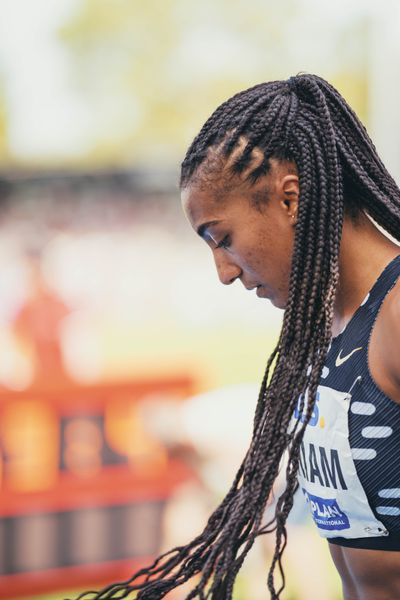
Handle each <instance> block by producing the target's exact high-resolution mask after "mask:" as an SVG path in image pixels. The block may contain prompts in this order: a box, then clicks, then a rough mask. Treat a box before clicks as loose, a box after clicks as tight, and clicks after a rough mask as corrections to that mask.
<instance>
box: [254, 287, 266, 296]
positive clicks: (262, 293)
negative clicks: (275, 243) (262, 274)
mask: <svg viewBox="0 0 400 600" xmlns="http://www.w3.org/2000/svg"><path fill="white" fill-rule="evenodd" d="M256 294H257V296H258V297H259V298H268V292H267V290H266V289H265V287H264V286H263V285H258V286H257V288H256Z"/></svg>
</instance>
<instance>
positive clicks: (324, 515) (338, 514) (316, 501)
mask: <svg viewBox="0 0 400 600" xmlns="http://www.w3.org/2000/svg"><path fill="white" fill-rule="evenodd" d="M302 489H303V493H304V495H305V497H306V500H307V502H308V503H309V505H310V508H311V514H312V517H313V519H314V521H315V523H316V525H317V527H319V528H320V529H327V530H328V531H337V530H340V529H349V527H350V523H349V519H348V517H347V515H346V514H345V513H344V512H343V511H342V510H341V509H340V508H339V505H338V503H337V502H336V500H335V499H334V498H320V497H319V496H313V495H312V494H309V493H308V492H307V490H305V489H304V488H302Z"/></svg>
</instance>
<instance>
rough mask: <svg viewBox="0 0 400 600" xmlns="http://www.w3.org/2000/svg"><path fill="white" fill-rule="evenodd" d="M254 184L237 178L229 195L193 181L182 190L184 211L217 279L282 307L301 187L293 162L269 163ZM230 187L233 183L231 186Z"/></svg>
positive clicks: (226, 192) (274, 161)
mask: <svg viewBox="0 0 400 600" xmlns="http://www.w3.org/2000/svg"><path fill="white" fill-rule="evenodd" d="M270 162H271V169H270V171H269V173H268V175H266V176H264V177H262V178H260V179H259V180H258V181H257V182H256V183H255V184H254V185H250V184H248V183H244V182H243V181H242V180H241V179H240V178H239V176H237V186H235V185H233V186H232V179H231V180H230V185H229V189H228V190H224V189H223V188H221V189H220V191H218V189H219V186H216V185H213V184H210V185H207V186H206V185H204V183H203V184H202V182H201V180H200V181H198V180H196V181H195V182H194V183H192V184H189V185H188V186H187V187H185V188H184V189H183V190H182V205H183V210H184V212H185V214H186V216H187V218H188V220H189V222H190V224H191V225H192V227H193V229H194V230H195V231H196V232H197V233H198V234H199V235H200V236H201V237H202V238H203V239H204V240H205V242H206V243H207V244H208V246H209V247H210V248H211V251H212V253H213V256H214V261H215V266H216V268H217V272H218V276H219V279H220V281H221V282H222V283H224V284H226V285H228V284H230V283H233V281H235V280H236V279H240V281H241V282H242V284H243V285H244V286H245V288H246V289H249V290H251V289H254V288H255V289H256V294H257V296H260V297H262V298H268V299H269V300H270V301H271V302H272V304H274V305H275V306H276V307H278V308H282V309H283V308H285V306H286V303H287V299H288V289H289V276H290V269H291V259H292V253H293V245H294V233H295V223H296V220H297V210H298V199H299V182H298V176H297V173H296V170H295V167H294V165H293V163H287V162H280V161H277V160H274V159H271V160H270ZM233 183H234V181H233Z"/></svg>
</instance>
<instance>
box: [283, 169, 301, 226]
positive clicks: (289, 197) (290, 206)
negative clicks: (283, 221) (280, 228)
mask: <svg viewBox="0 0 400 600" xmlns="http://www.w3.org/2000/svg"><path fill="white" fill-rule="evenodd" d="M299 195H300V186H299V178H298V176H297V175H295V174H294V173H290V174H287V175H285V176H284V177H282V180H281V197H282V202H283V204H284V206H285V207H286V210H287V214H288V217H289V219H290V220H291V221H293V223H296V221H297V211H298V208H299Z"/></svg>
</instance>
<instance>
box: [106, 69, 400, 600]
mask: <svg viewBox="0 0 400 600" xmlns="http://www.w3.org/2000/svg"><path fill="white" fill-rule="evenodd" d="M181 190H182V203H183V209H184V211H185V214H186V215H187V217H188V219H189V222H190V224H191V225H192V227H193V228H194V229H195V231H197V233H198V234H199V235H200V236H201V237H202V238H203V239H204V240H205V241H206V243H207V244H208V245H209V247H210V249H211V251H212V254H213V257H214V261H215V265H216V268H217V272H218V276H219V278H220V280H221V282H222V283H224V284H231V283H232V282H234V281H235V280H236V279H239V280H240V281H241V282H242V284H243V285H244V286H245V287H246V288H247V289H249V290H252V289H255V290H256V293H257V295H258V296H261V297H263V298H268V299H269V300H270V301H271V302H272V303H273V304H274V305H275V306H277V307H279V308H281V309H283V310H284V316H283V325H282V330H281V334H280V337H279V340H278V343H277V345H276V347H275V349H274V351H273V353H272V355H271V356H270V358H269V360H268V364H267V368H266V372H265V375H264V378H263V381H262V384H261V390H260V394H259V398H258V404H257V408H256V413H255V416H254V427H253V437H252V441H251V445H250V448H249V450H248V451H247V454H246V456H245V458H244V460H243V462H242V464H241V466H240V468H239V471H238V473H237V475H236V477H235V480H234V482H233V484H232V487H231V488H230V490H229V492H228V494H227V495H226V497H225V499H224V500H223V502H222V503H221V505H220V506H219V507H218V508H217V509H216V510H215V512H214V513H213V514H212V515H211V517H210V518H209V521H208V523H207V525H206V527H205V529H204V531H203V532H202V534H201V535H200V536H198V537H197V538H195V539H194V540H193V541H192V542H191V543H190V544H188V545H187V546H183V547H180V548H175V549H174V550H172V551H171V552H170V553H167V554H166V555H164V556H163V557H160V558H159V559H158V560H156V561H155V563H154V564H153V565H152V566H151V567H149V568H148V569H144V570H142V571H140V572H139V573H137V574H135V575H134V576H133V577H132V578H131V580H129V581H128V582H124V583H123V584H117V585H114V586H110V587H109V588H107V589H106V590H103V592H102V593H101V594H99V595H97V596H96V598H117V597H118V598H122V597H126V595H128V593H129V591H130V590H134V589H140V592H139V594H138V595H137V598H140V599H154V600H155V599H157V598H163V597H164V596H165V595H166V594H167V592H168V591H169V590H171V589H173V588H175V587H177V586H178V585H180V584H181V583H183V582H184V581H187V580H188V579H190V578H191V577H192V576H193V575H196V574H198V575H199V576H198V578H197V579H194V580H193V581H194V583H193V591H192V592H191V593H190V594H189V595H188V596H187V598H188V599H189V598H206V597H207V598H213V599H224V600H225V599H230V598H232V590H233V585H234V581H235V577H236V575H237V573H238V571H239V569H240V567H241V565H242V563H243V561H244V559H245V557H246V554H247V553H248V551H249V550H250V548H251V546H252V544H253V542H254V540H255V538H256V537H257V536H258V535H260V534H262V533H266V532H267V531H271V530H274V531H275V536H276V545H275V553H274V556H273V561H272V564H271V566H270V570H269V574H268V581H267V584H268V589H269V592H270V596H271V598H279V597H281V591H282V589H283V585H281V586H280V587H279V589H277V588H278V586H277V584H276V582H275V580H274V573H275V570H276V567H277V566H278V567H279V569H280V571H281V573H282V567H281V558H282V553H283V550H284V548H285V545H286V529H285V522H286V519H287V516H288V514H289V512H290V509H291V507H292V503H293V495H294V492H295V491H296V489H297V488H298V486H299V485H300V487H301V488H302V490H303V492H304V496H305V499H306V501H307V502H308V504H309V506H310V509H311V512H312V516H313V518H314V521H315V523H316V525H317V527H318V531H319V533H320V534H321V535H322V536H323V537H325V538H326V539H328V543H329V547H330V551H331V554H332V557H333V560H334V562H335V565H336V567H337V569H338V571H339V574H340V576H341V578H342V582H343V595H344V598H345V599H346V600H356V599H357V600H361V599H362V600H389V599H390V600H393V599H394V598H400V475H399V461H400V280H399V279H398V278H399V275H400V248H399V246H398V245H397V244H396V243H395V242H394V241H392V240H391V239H389V238H388V237H387V236H386V235H384V234H383V233H382V232H381V231H380V230H379V229H378V228H377V227H376V226H375V225H374V224H373V223H372V221H371V220H370V219H369V218H368V216H367V214H368V215H369V216H371V217H372V218H373V219H374V220H375V221H376V222H377V223H378V224H379V225H380V226H381V227H382V228H384V229H385V230H386V231H387V232H388V233H389V234H390V235H391V236H392V237H393V238H395V239H396V240H399V239H400V191H399V189H398V188H397V186H396V184H395V183H394V181H393V179H392V178H391V176H390V175H389V173H388V172H387V171H386V169H385V167H384V165H383V164H382V161H381V160H380V158H379V157H378V155H377V153H376V150H375V148H374V146H373V144H372V142H371V140H370V139H369V137H368V135H367V133H366V130H365V129H364V127H363V126H362V124H361V123H360V121H359V120H358V118H357V117H356V115H355V114H354V112H353V111H352V110H351V109H350V108H349V106H348V105H347V104H346V102H345V101H344V100H343V98H342V97H341V96H340V95H339V93H338V92H337V91H336V90H335V89H334V88H333V87H332V86H331V85H330V84H329V83H327V82H326V81H324V80H323V79H321V78H319V77H317V76H314V75H307V74H302V75H298V76H296V77H291V78H290V79H289V80H287V81H275V82H271V83H264V84H260V85H257V86H255V87H253V88H251V89H248V90H246V91H244V92H241V93H239V94H237V95H235V96H233V97H232V98H231V99H229V100H228V101H226V102H225V103H224V104H222V105H221V106H220V107H219V108H217V110H216V111H215V112H214V113H213V114H212V115H211V117H210V118H209V119H208V121H207V122H206V123H205V125H204V126H203V128H202V129H201V131H200V133H199V135H198V136H197V137H196V138H195V140H194V141H193V143H192V145H191V146H190V148H189V150H188V152H187V155H186V157H185V159H184V161H183V164H182V173H181ZM286 450H287V452H288V459H287V462H286V463H285V473H286V489H285V491H284V492H283V494H282V495H281V496H280V498H279V500H278V502H277V507H276V511H275V517H274V520H273V522H271V523H269V524H268V525H263V523H262V517H263V513H264V508H265V505H266V503H267V500H268V497H269V495H270V492H271V489H272V486H273V483H274V480H275V478H276V477H277V474H278V471H279V468H280V465H281V464H282V460H281V459H282V457H283V454H284V452H285V451H286ZM141 575H145V576H146V581H144V580H143V577H142V578H141V579H140V576H141ZM138 581H139V583H138ZM260 585H263V583H262V582H260ZM121 593H122V595H121Z"/></svg>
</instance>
